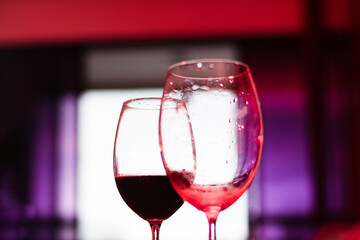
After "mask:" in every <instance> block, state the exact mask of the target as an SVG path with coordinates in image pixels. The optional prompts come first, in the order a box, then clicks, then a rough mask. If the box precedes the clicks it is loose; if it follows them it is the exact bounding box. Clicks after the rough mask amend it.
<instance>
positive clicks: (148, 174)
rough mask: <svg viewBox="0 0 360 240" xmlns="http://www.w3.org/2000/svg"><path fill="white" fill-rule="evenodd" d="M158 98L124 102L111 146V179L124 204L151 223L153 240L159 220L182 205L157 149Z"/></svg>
mask: <svg viewBox="0 0 360 240" xmlns="http://www.w3.org/2000/svg"><path fill="white" fill-rule="evenodd" d="M160 103H161V98H138V99H131V100H128V101H125V102H124V103H123V107H122V110H121V113H120V117H119V122H118V126H117V130H116V137H115V146H114V162H113V167H114V176H115V181H116V186H117V188H118V190H119V193H120V195H121V196H122V198H123V199H124V201H125V203H126V204H127V205H128V206H129V207H130V208H131V209H132V210H133V211H134V212H135V213H136V214H137V215H139V216H140V217H141V218H143V219H145V220H146V221H148V222H149V223H150V226H151V231H152V239H153V240H158V239H159V231H160V226H161V223H162V221H164V220H165V219H167V218H169V217H170V216H171V215H172V214H173V213H175V212H176V211H177V209H178V208H180V206H181V205H182V204H183V200H182V199H181V197H180V196H179V195H178V194H177V192H176V191H175V190H174V189H173V187H172V186H171V183H170V181H169V179H168V177H167V175H166V172H165V169H164V166H163V163H162V160H161V156H160V149H159V139H158V136H159V135H158V122H159V113H160Z"/></svg>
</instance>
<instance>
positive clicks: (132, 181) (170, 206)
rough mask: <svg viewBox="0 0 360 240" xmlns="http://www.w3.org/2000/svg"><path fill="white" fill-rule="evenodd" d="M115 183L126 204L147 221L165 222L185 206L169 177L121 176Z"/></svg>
mask: <svg viewBox="0 0 360 240" xmlns="http://www.w3.org/2000/svg"><path fill="white" fill-rule="evenodd" d="M115 181H116V186H117V188H118V190H119V193H120V195H121V196H122V198H123V199H124V201H125V202H126V204H127V205H128V206H129V207H130V208H131V209H132V210H133V211H134V212H135V213H136V214H138V215H139V216H140V217H142V218H143V219H145V220H147V221H163V220H165V219H167V218H169V217H170V216H171V215H173V214H174V213H175V212H176V210H178V208H180V207H181V205H182V204H183V200H182V199H181V197H180V196H179V195H178V194H177V193H176V191H175V190H174V189H173V187H172V186H171V184H170V181H169V179H168V177H167V176H120V177H116V178H115Z"/></svg>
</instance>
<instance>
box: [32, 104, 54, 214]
mask: <svg viewBox="0 0 360 240" xmlns="http://www.w3.org/2000/svg"><path fill="white" fill-rule="evenodd" d="M51 111H52V108H51V104H50V103H49V102H46V101H43V102H41V103H40V104H39V105H38V106H37V109H36V112H35V123H34V124H35V129H34V138H33V139H34V142H33V147H32V149H33V156H32V162H31V163H30V169H31V172H30V176H31V180H30V181H31V182H30V201H31V203H32V204H33V206H34V208H35V213H36V215H37V217H38V218H47V217H50V216H51V214H52V208H53V180H54V178H53V169H52V164H53V134H54V133H53V128H52V127H53V124H54V121H53V119H52V117H51V116H52V114H51Z"/></svg>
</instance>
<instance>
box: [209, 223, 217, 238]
mask: <svg viewBox="0 0 360 240" xmlns="http://www.w3.org/2000/svg"><path fill="white" fill-rule="evenodd" d="M209 240H216V219H209Z"/></svg>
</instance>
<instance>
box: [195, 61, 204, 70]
mask: <svg viewBox="0 0 360 240" xmlns="http://www.w3.org/2000/svg"><path fill="white" fill-rule="evenodd" d="M202 66H203V65H202V63H200V62H199V63H197V64H196V71H200V70H201V68H202Z"/></svg>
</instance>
